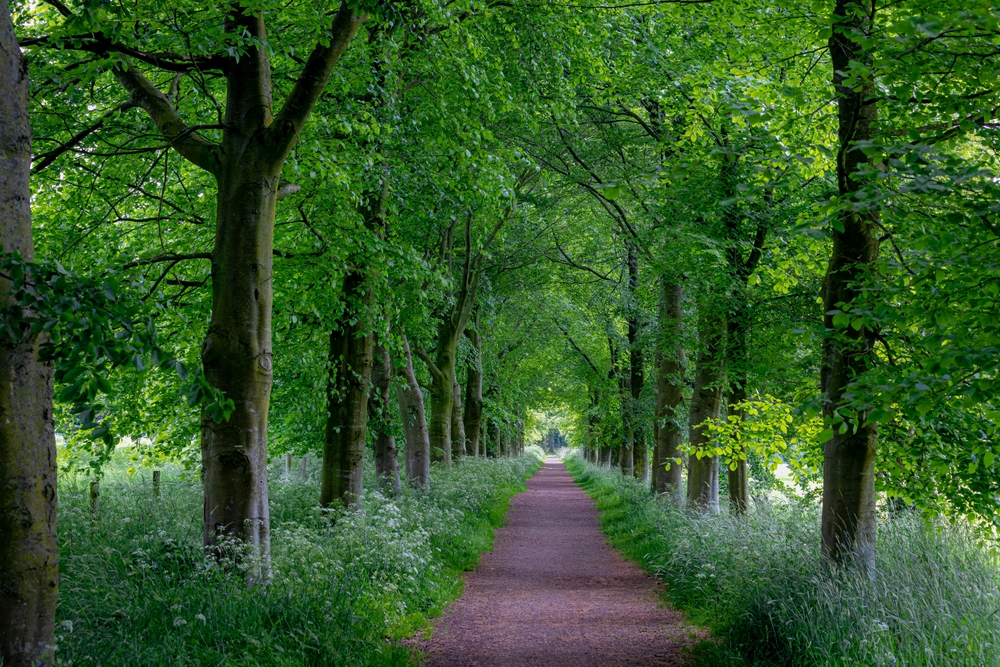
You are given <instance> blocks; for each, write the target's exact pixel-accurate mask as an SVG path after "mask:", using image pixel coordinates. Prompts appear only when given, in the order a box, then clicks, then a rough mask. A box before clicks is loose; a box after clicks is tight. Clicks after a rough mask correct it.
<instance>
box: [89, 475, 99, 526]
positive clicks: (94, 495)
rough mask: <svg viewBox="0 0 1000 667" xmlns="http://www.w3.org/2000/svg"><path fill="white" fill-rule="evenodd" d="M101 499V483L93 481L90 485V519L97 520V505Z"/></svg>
mask: <svg viewBox="0 0 1000 667" xmlns="http://www.w3.org/2000/svg"><path fill="white" fill-rule="evenodd" d="M100 497H101V483H100V482H99V481H97V480H94V481H93V482H91V483H90V518H91V519H94V520H97V503H98V499H99V498H100Z"/></svg>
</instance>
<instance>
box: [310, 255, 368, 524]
mask: <svg viewBox="0 0 1000 667" xmlns="http://www.w3.org/2000/svg"><path fill="white" fill-rule="evenodd" d="M364 289H365V288H364V277H363V276H361V275H360V274H358V273H349V274H348V275H347V276H345V278H344V291H343V294H344V296H345V298H346V299H347V300H348V302H349V303H350V302H352V301H353V300H354V299H355V298H358V297H360V298H361V299H363V300H364V301H365V302H367V301H368V297H367V295H364V294H363V291H364ZM352 320H353V321H354V324H351V321H352ZM340 325H341V328H338V329H335V330H334V331H332V332H331V333H330V350H329V358H328V360H327V363H328V364H329V377H328V380H327V388H326V400H327V416H326V437H325V440H324V446H323V466H322V468H321V473H320V480H321V486H320V496H319V502H320V505H322V506H323V507H329V506H330V505H331V504H333V503H335V502H337V501H340V502H342V503H343V504H344V506H345V507H351V506H353V505H355V504H357V503H360V502H361V497H362V494H363V492H364V489H363V487H362V476H363V470H364V457H365V440H366V438H367V436H368V384H369V383H370V382H371V373H372V334H371V332H370V331H368V328H369V326H368V322H367V321H366V318H364V317H359V316H358V314H357V313H355V312H354V311H353V309H351V308H350V307H349V308H347V309H346V310H345V313H344V315H343V316H342V317H341V321H340Z"/></svg>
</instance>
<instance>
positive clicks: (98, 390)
mask: <svg viewBox="0 0 1000 667" xmlns="http://www.w3.org/2000/svg"><path fill="white" fill-rule="evenodd" d="M0 273H2V274H3V275H4V276H6V277H8V278H9V280H10V283H11V284H10V289H9V291H8V295H9V299H10V301H9V305H8V306H7V307H6V308H4V310H3V336H4V337H5V339H6V340H7V341H9V342H10V343H13V344H17V343H20V342H22V341H25V340H33V339H36V338H38V339H39V340H40V341H41V344H40V345H39V357H40V358H41V360H42V361H44V362H47V363H51V364H52V366H53V368H54V369H55V375H54V378H55V381H56V382H57V383H59V384H60V385H62V387H61V389H60V391H59V394H58V396H57V400H58V402H60V403H64V404H67V405H68V406H70V410H71V412H72V414H73V415H75V417H76V419H77V422H78V425H79V428H81V429H84V430H86V431H88V433H87V435H88V436H89V437H90V438H93V439H98V440H101V441H103V443H104V448H103V449H100V450H98V452H99V453H98V456H97V457H95V458H93V459H92V460H91V461H90V465H91V466H92V467H93V468H95V470H97V471H100V468H101V465H102V464H103V463H104V462H105V461H106V460H107V457H108V456H110V453H111V451H112V449H113V448H114V445H115V441H116V439H117V438H116V435H115V433H114V432H113V431H112V426H111V423H110V421H109V420H108V419H107V416H106V407H105V405H104V404H103V403H102V402H101V400H102V397H108V396H110V395H112V394H113V393H114V388H113V386H112V383H111V378H112V377H113V375H114V373H115V371H117V370H119V369H122V368H130V369H132V370H134V371H136V372H139V373H141V372H143V371H145V370H146V368H147V366H149V367H151V368H159V369H160V370H164V371H174V372H176V374H177V376H178V377H179V378H180V379H181V380H182V381H184V382H185V383H186V385H185V392H184V393H186V395H187V403H188V406H189V407H195V406H201V408H202V409H203V410H204V411H205V412H206V413H207V414H208V415H210V416H211V417H212V419H214V420H215V421H216V423H219V422H222V421H223V420H226V419H228V418H229V415H230V413H231V412H232V410H233V401H232V400H231V399H228V398H226V397H224V396H223V395H222V393H221V392H219V391H218V390H216V389H214V388H212V387H211V386H209V384H208V382H207V380H206V379H205V376H204V373H202V372H201V369H199V370H198V372H195V373H192V372H191V371H190V370H188V369H187V368H186V367H185V366H184V364H183V363H181V362H179V361H177V360H176V359H173V358H172V357H170V356H169V355H168V354H167V353H165V352H164V350H163V349H162V348H161V347H160V345H159V343H158V342H157V338H156V326H155V321H156V317H157V316H158V315H159V313H160V311H162V309H163V306H162V305H161V304H159V303H155V302H148V301H146V300H144V299H142V298H140V297H139V296H138V294H139V293H141V292H142V291H144V289H145V286H144V285H143V284H142V283H141V282H132V283H131V284H125V285H122V284H120V283H119V281H118V280H117V279H116V277H115V276H113V275H109V276H106V277H104V278H101V279H93V278H86V277H81V276H77V275H75V274H73V273H72V272H70V271H67V270H66V269H65V268H64V267H63V266H62V265H61V264H60V263H59V262H58V261H52V262H47V263H31V262H25V261H24V260H23V259H22V258H21V257H20V255H19V254H18V253H5V254H3V255H2V258H0Z"/></svg>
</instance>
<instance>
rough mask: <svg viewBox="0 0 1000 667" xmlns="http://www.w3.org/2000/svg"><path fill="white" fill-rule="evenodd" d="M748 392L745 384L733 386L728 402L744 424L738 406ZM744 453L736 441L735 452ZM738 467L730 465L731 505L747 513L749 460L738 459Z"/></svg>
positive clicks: (736, 454) (731, 415)
mask: <svg viewBox="0 0 1000 667" xmlns="http://www.w3.org/2000/svg"><path fill="white" fill-rule="evenodd" d="M746 397H747V392H746V388H745V386H744V385H740V386H733V387H731V388H730V390H729V397H728V404H729V410H730V413H729V416H730V417H733V416H735V417H736V419H737V423H739V424H742V423H743V419H744V416H745V415H744V414H743V409H742V408H740V407H736V406H738V405H739V404H740V403H742V402H743V401H744V400H746ZM741 453H744V454H745V451H744V447H743V446H742V445H741V444H739V443H734V447H733V454H734V456H738V455H739V454H741ZM735 463H736V467H735V468H733V467H732V466H729V467H728V470H727V474H728V475H729V506H730V507H731V508H732V510H733V511H734V512H736V513H738V514H745V513H746V511H747V509H749V508H750V479H749V477H748V475H747V462H746V460H745V459H738V460H737V461H736V462H735Z"/></svg>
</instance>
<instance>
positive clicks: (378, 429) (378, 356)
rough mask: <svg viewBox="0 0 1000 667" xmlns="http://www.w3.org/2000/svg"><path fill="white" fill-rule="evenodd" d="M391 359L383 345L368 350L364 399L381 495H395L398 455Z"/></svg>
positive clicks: (398, 486)
mask: <svg viewBox="0 0 1000 667" xmlns="http://www.w3.org/2000/svg"><path fill="white" fill-rule="evenodd" d="M390 400H392V360H391V359H390V357H389V351H388V350H387V349H386V348H385V347H384V346H383V345H381V344H380V345H376V346H375V347H374V348H373V350H372V398H370V399H369V400H368V421H369V423H370V424H371V428H372V434H373V435H374V441H375V479H376V480H377V481H378V488H379V490H380V491H382V493H384V494H392V495H399V491H400V485H399V455H398V452H397V451H396V436H394V435H393V434H392V411H391V410H390V409H389V401H390Z"/></svg>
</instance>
